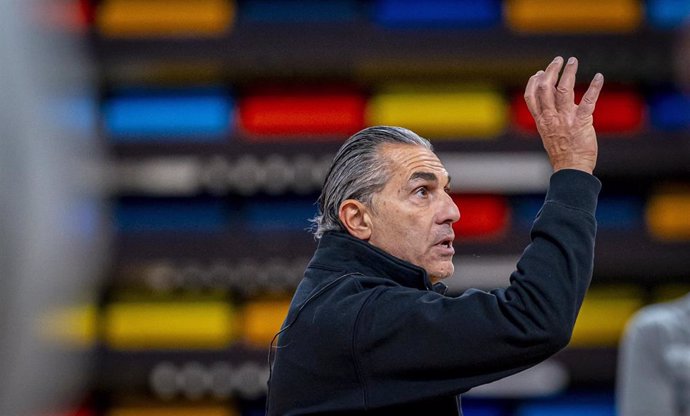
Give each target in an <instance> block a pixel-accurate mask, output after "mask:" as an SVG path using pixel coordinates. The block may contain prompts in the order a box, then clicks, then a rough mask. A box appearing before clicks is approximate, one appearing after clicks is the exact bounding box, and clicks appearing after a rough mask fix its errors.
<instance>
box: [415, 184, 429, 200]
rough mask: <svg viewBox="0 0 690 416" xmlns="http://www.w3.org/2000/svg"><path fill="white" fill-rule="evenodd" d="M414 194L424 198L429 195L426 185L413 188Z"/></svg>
mask: <svg viewBox="0 0 690 416" xmlns="http://www.w3.org/2000/svg"><path fill="white" fill-rule="evenodd" d="M415 195H417V196H419V197H422V198H426V197H427V196H428V195H429V190H428V189H427V187H426V186H420V187H419V188H417V189H416V190H415Z"/></svg>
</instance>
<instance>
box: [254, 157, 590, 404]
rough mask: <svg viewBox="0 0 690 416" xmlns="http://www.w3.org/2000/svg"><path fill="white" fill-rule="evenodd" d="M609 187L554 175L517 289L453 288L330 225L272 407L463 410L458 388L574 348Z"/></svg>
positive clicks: (280, 365)
mask: <svg viewBox="0 0 690 416" xmlns="http://www.w3.org/2000/svg"><path fill="white" fill-rule="evenodd" d="M600 187H601V184H600V182H599V181H598V180H597V179H596V178H595V177H593V176H591V175H588V174H586V173H583V172H579V171H575V170H562V171H559V172H557V173H555V174H553V175H552V177H551V183H550V187H549V191H548V193H547V196H546V201H545V203H544V205H543V207H542V209H541V210H540V212H539V215H538V216H537V218H536V220H535V222H534V225H533V227H532V230H531V243H530V245H529V246H528V247H527V249H526V250H525V251H524V253H523V255H522V257H521V259H520V261H519V262H518V264H517V269H516V271H515V272H513V274H512V276H511V284H510V286H509V287H508V288H503V289H496V290H493V291H491V292H484V291H479V290H474V289H473V290H469V291H467V292H465V293H464V294H462V295H461V296H458V297H449V296H445V295H443V294H441V293H437V292H436V291H434V290H433V288H432V286H431V284H430V282H429V279H428V277H427V275H426V272H425V271H424V270H423V269H421V268H419V267H416V266H414V265H412V264H410V263H407V262H405V261H403V260H400V259H398V258H396V257H393V256H391V255H389V254H387V253H386V252H384V251H382V250H380V249H378V248H376V247H373V246H372V245H370V244H368V243H367V242H365V241H362V240H359V239H356V238H354V237H351V236H350V235H348V234H344V233H337V232H329V233H326V234H325V235H324V236H323V237H322V238H321V241H320V243H319V246H318V249H317V250H316V253H315V254H314V257H313V258H312V260H311V262H310V264H309V266H308V268H307V270H306V272H305V275H304V279H303V280H302V282H301V283H300V285H299V287H298V288H297V291H296V293H295V295H294V298H293V300H292V305H291V307H290V311H289V313H288V315H287V318H286V320H285V323H284V325H283V330H282V332H281V333H280V336H279V338H278V340H277V342H276V348H275V350H274V353H275V361H274V365H273V369H272V375H271V379H270V381H269V394H268V404H267V407H268V414H269V415H313V414H329V415H332V414H376V415H384V414H386V415H387V414H391V415H401V414H409V415H413V414H421V415H424V414H426V415H461V414H462V411H461V410H460V399H459V396H458V395H459V394H461V393H463V392H466V391H467V390H469V389H470V388H472V387H475V386H478V385H480V384H484V383H488V382H491V381H494V380H497V379H500V378H502V377H506V376H508V375H511V374H514V373H517V372H519V371H521V370H524V369H526V368H528V367H530V366H532V365H534V364H537V363H539V362H540V361H542V360H544V359H545V358H547V357H549V356H551V355H552V354H554V353H556V352H557V351H559V350H560V349H562V348H563V347H565V346H566V345H567V344H568V342H569V340H570V336H571V334H572V330H573V326H574V324H575V318H576V317H577V313H578V310H579V308H580V305H581V303H582V299H583V297H584V295H585V292H586V290H587V287H588V285H589V282H590V279H591V275H592V267H593V257H594V237H595V233H596V221H595V219H594V211H595V209H596V201H597V195H598V192H599V189H600ZM460 208H462V207H460Z"/></svg>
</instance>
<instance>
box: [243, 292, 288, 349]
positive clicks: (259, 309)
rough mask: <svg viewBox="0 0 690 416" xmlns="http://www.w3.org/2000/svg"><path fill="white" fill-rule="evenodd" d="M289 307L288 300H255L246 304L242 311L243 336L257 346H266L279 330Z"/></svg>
mask: <svg viewBox="0 0 690 416" xmlns="http://www.w3.org/2000/svg"><path fill="white" fill-rule="evenodd" d="M289 307H290V302H289V301H256V302H250V303H248V304H246V305H245V306H244V308H243V311H242V335H243V338H244V339H245V340H246V341H247V342H249V343H251V344H253V345H255V346H257V347H268V344H269V343H270V342H271V340H272V339H273V337H274V336H275V335H276V334H277V333H278V331H280V326H281V325H282V324H283V321H284V320H285V317H286V316H287V312H288V309H289Z"/></svg>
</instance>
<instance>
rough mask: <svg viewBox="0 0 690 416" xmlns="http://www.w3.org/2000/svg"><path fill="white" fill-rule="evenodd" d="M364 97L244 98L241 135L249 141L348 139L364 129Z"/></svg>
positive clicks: (307, 94) (287, 94)
mask: <svg viewBox="0 0 690 416" xmlns="http://www.w3.org/2000/svg"><path fill="white" fill-rule="evenodd" d="M365 105H366V100H365V98H364V96H362V95H361V94H358V93H356V92H352V91H315V92H312V91H304V92H290V91H287V92H286V91H271V92H259V93H254V94H250V95H247V96H245V97H244V98H242V99H241V100H240V104H239V123H240V128H241V131H242V132H243V133H244V134H246V135H247V138H248V140H250V141H263V140H276V137H275V136H280V135H285V136H296V135H298V136H303V137H304V138H305V139H309V137H308V136H312V137H319V138H323V136H331V137H333V136H335V137H337V138H338V139H342V136H349V135H351V134H353V133H355V132H357V131H359V130H361V129H362V128H364V109H365Z"/></svg>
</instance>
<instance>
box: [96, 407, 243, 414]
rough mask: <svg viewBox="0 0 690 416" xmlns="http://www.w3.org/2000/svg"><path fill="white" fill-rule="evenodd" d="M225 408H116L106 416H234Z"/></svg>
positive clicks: (233, 411)
mask: <svg viewBox="0 0 690 416" xmlns="http://www.w3.org/2000/svg"><path fill="white" fill-rule="evenodd" d="M237 414H238V413H237V412H236V411H235V410H234V409H231V408H230V407H227V406H176V407H172V406H171V407H143V406H142V407H119V408H118V407H116V408H112V409H110V410H109V411H108V416H236V415H237Z"/></svg>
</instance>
